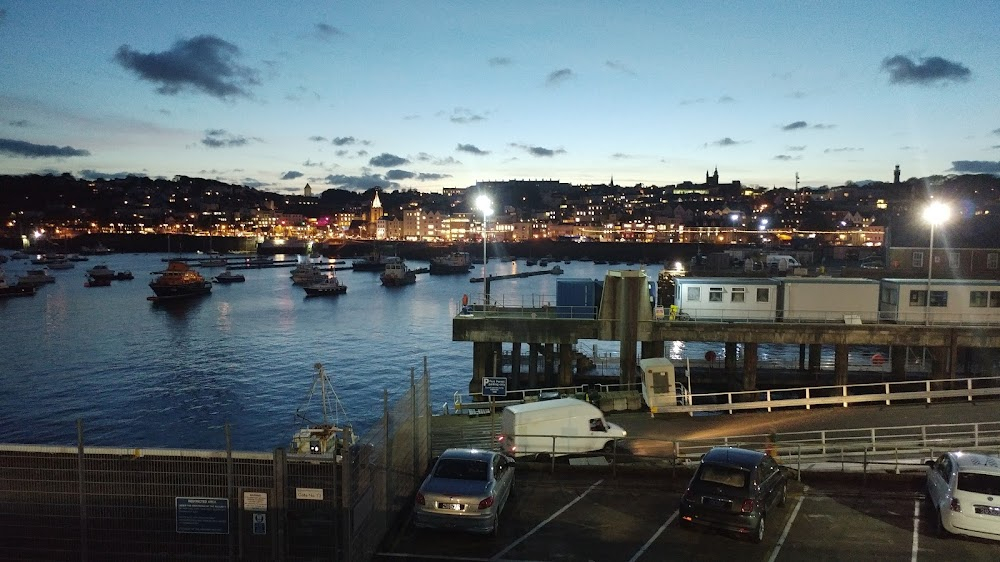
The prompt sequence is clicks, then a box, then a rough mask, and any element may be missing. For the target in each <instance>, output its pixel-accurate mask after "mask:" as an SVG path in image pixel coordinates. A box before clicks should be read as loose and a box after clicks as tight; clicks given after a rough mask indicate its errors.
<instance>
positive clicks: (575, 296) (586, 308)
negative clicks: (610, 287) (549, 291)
mask: <svg viewBox="0 0 1000 562" xmlns="http://www.w3.org/2000/svg"><path fill="white" fill-rule="evenodd" d="M603 285H604V283H603V282H601V281H598V280H596V279H577V278H568V279H559V280H558V281H556V312H557V313H558V316H559V318H595V317H596V316H597V308H598V307H599V306H600V305H601V291H602V290H603V288H604V287H603Z"/></svg>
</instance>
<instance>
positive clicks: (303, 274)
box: [291, 262, 326, 285]
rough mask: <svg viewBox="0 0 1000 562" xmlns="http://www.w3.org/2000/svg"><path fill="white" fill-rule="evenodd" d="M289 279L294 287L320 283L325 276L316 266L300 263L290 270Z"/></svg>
mask: <svg viewBox="0 0 1000 562" xmlns="http://www.w3.org/2000/svg"><path fill="white" fill-rule="evenodd" d="M291 277H292V284H294V285H312V284H314V283H319V282H320V281H322V280H323V278H324V277H326V275H324V274H323V271H322V270H320V268H319V266H317V265H316V264H314V263H309V262H301V263H299V264H298V265H296V266H295V267H294V268H293V269H292V273H291Z"/></svg>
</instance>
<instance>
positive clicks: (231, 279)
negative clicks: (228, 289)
mask: <svg viewBox="0 0 1000 562" xmlns="http://www.w3.org/2000/svg"><path fill="white" fill-rule="evenodd" d="M246 280H247V278H246V277H244V276H243V274H242V273H233V272H232V270H230V269H229V268H228V267H227V268H226V270H225V271H223V272H222V273H220V274H218V275H216V276H215V282H216V283H222V284H228V283H242V282H244V281H246Z"/></svg>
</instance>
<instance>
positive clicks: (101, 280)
mask: <svg viewBox="0 0 1000 562" xmlns="http://www.w3.org/2000/svg"><path fill="white" fill-rule="evenodd" d="M112 280H114V277H109V276H107V275H100V276H98V277H94V276H93V275H88V276H87V281H85V282H84V283H83V286H84V287H110V286H111V281H112Z"/></svg>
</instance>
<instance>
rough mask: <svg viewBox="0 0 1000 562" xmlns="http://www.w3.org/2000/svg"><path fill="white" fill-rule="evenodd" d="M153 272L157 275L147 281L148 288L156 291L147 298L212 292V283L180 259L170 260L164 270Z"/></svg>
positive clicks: (168, 297) (187, 295)
mask: <svg viewBox="0 0 1000 562" xmlns="http://www.w3.org/2000/svg"><path fill="white" fill-rule="evenodd" d="M153 273H154V274H159V277H157V278H156V279H154V280H153V281H151V282H150V283H149V288H150V289H152V290H153V292H154V293H156V296H155V297H149V300H161V299H179V298H185V297H194V296H198V295H207V294H208V293H210V292H212V284H211V283H210V282H208V281H206V280H205V278H204V277H202V275H201V274H200V273H198V272H197V271H195V270H194V269H191V266H189V265H188V264H186V263H184V262H182V261H172V262H170V263H169V264H167V269H166V270H164V271H155V272H153Z"/></svg>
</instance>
